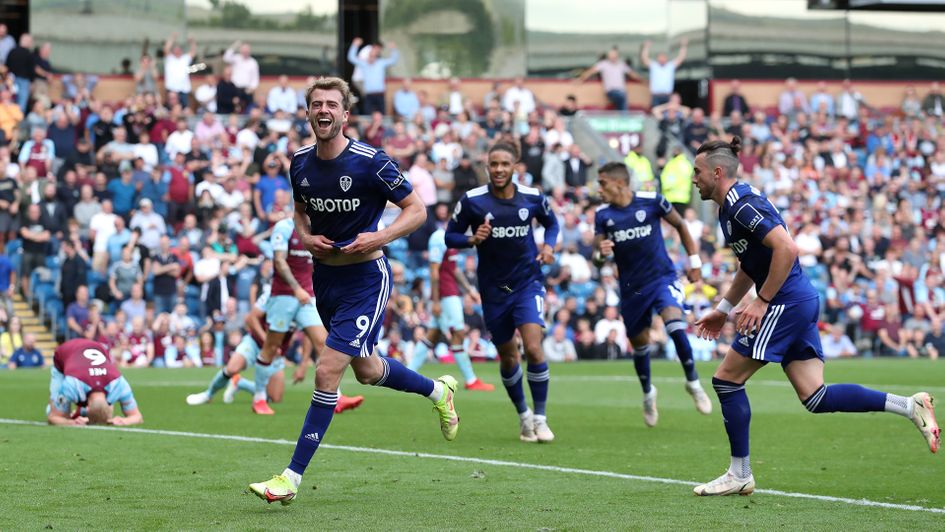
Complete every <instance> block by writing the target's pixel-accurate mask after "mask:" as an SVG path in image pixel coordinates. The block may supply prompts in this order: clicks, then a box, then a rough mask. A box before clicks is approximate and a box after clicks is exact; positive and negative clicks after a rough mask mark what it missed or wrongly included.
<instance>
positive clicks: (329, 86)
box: [305, 77, 351, 111]
mask: <svg viewBox="0 0 945 532" xmlns="http://www.w3.org/2000/svg"><path fill="white" fill-rule="evenodd" d="M317 90H322V91H330V90H335V91H338V92H340V93H341V107H342V108H343V109H344V110H345V111H347V110H348V109H349V108H350V107H351V87H349V86H348V82H346V81H345V80H343V79H341V78H335V77H328V78H321V79H318V80H315V83H312V84H311V85H310V86H309V87H308V88H307V89H305V107H308V106H310V105H312V93H314V92H315V91H317Z"/></svg>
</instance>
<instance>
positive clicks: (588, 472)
mask: <svg viewBox="0 0 945 532" xmlns="http://www.w3.org/2000/svg"><path fill="white" fill-rule="evenodd" d="M0 424H5V425H26V426H32V427H45V426H47V424H46V423H43V422H40V421H29V420H24V419H5V418H0ZM66 428H75V429H79V430H81V429H86V430H105V431H110V432H121V433H124V432H134V433H139V434H155V435H159V436H179V437H182V438H201V439H207V440H224V441H238V442H246V443H266V444H276V445H291V446H294V445H295V444H296V442H295V441H290V440H283V439H271V438H256V437H253V436H238V435H234V434H207V433H201V432H183V431H177V430H160V429H142V428H137V427H108V426H97V425H88V426H85V427H81V428H80V427H66ZM319 448H323V449H333V450H336V451H348V452H355V453H368V454H383V455H387V456H402V457H407V458H428V459H433V460H446V461H450V462H465V463H472V464H482V465H494V466H499V467H514V468H519V469H531V470H535V471H549V472H552V473H567V474H573V475H584V476H591V477H604V478H616V479H621V480H637V481H642V482H657V483H660V484H673V485H678V486H688V487H692V486H696V483H695V482H689V481H687V480H678V479H673V478H662V477H651V476H646V475H631V474H628V473H617V472H615V471H599V470H595V469H580V468H574V467H561V466H552V465H543V464H529V463H526V462H511V461H507V460H492V459H489V458H473V457H468V456H453V455H448V454H431V453H421V452H409V451H396V450H393V449H377V448H373V447H356V446H351V445H331V444H322V445H320V446H319ZM755 493H759V494H762V495H775V496H778V497H790V498H794V499H807V500H814V501H822V502H836V503H842V504H849V505H852V506H867V507H874V508H887V509H890V510H906V511H911V512H926V513H933V514H945V508H929V507H926V506H918V505H914V504H896V503H890V502H880V501H872V500H869V499H851V498H848V497H832V496H830V495H815V494H811V493H795V492H790V491H781V490H769V489H757V490H755Z"/></svg>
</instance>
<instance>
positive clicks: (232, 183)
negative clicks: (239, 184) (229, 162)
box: [198, 176, 246, 211]
mask: <svg viewBox="0 0 945 532" xmlns="http://www.w3.org/2000/svg"><path fill="white" fill-rule="evenodd" d="M211 194H212V193H211ZM198 197H199V194H198ZM216 202H217V205H220V206H221V207H223V208H224V209H226V210H227V211H235V210H236V209H238V208H239V206H240V205H242V204H243V203H246V196H245V195H244V194H243V192H242V191H240V190H239V189H237V188H236V178H235V177H233V176H227V177H225V178H223V191H222V192H220V195H219V197H218V198H217V199H216Z"/></svg>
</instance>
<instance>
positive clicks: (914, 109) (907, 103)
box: [900, 85, 922, 118]
mask: <svg viewBox="0 0 945 532" xmlns="http://www.w3.org/2000/svg"><path fill="white" fill-rule="evenodd" d="M900 109H901V110H902V114H903V116H906V117H908V118H918V117H919V116H920V115H921V114H922V101H921V100H919V96H918V95H917V94H916V92H915V87H913V86H912V85H906V90H905V94H904V95H903V98H902V106H900Z"/></svg>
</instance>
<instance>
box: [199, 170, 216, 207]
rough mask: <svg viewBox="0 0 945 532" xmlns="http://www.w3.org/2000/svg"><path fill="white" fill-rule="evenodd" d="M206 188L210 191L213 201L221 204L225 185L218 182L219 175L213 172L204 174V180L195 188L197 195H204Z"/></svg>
mask: <svg viewBox="0 0 945 532" xmlns="http://www.w3.org/2000/svg"><path fill="white" fill-rule="evenodd" d="M204 190H206V191H208V192H210V197H211V198H213V203H215V204H217V205H220V199H221V198H222V197H223V187H222V186H220V184H219V183H217V176H215V175H214V174H213V173H207V174H204V176H203V181H201V182H200V184H198V185H197V188H196V189H195V190H194V195H195V197H198V198H199V197H200V196H201V195H203V191H204Z"/></svg>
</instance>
